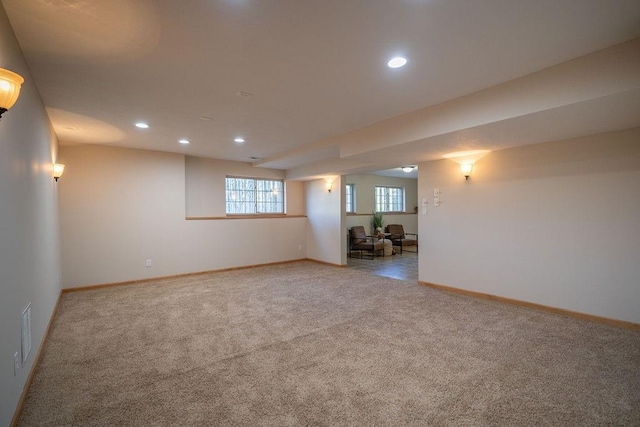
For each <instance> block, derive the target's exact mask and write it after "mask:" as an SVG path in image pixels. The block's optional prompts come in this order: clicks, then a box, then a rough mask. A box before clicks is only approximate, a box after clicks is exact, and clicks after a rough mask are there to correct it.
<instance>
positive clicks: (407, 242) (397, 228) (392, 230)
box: [385, 224, 418, 253]
mask: <svg viewBox="0 0 640 427" xmlns="http://www.w3.org/2000/svg"><path fill="white" fill-rule="evenodd" d="M385 232H386V233H389V236H388V237H387V238H388V239H389V240H391V243H392V244H393V246H398V247H399V248H400V253H402V251H403V249H404V248H406V247H412V248H416V250H415V251H413V250H411V251H410V252H418V235H417V234H415V233H405V232H404V227H403V226H402V224H389V225H387V227H386V229H385ZM408 235H409V236H415V238H414V239H410V238H408V237H407V236H408Z"/></svg>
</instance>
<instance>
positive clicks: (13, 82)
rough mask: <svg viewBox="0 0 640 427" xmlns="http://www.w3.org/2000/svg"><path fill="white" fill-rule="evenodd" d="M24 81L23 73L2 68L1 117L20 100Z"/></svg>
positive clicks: (0, 73)
mask: <svg viewBox="0 0 640 427" xmlns="http://www.w3.org/2000/svg"><path fill="white" fill-rule="evenodd" d="M22 83H24V79H23V78H22V76H21V75H19V74H16V73H14V72H13V71H9V70H6V69H4V68H0V117H2V114H4V113H5V111H7V110H8V109H9V108H11V107H13V104H15V103H16V101H17V100H18V96H20V86H22Z"/></svg>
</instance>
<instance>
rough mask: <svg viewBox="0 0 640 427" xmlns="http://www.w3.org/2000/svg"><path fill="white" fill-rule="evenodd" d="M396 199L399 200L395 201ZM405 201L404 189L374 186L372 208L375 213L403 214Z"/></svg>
mask: <svg viewBox="0 0 640 427" xmlns="http://www.w3.org/2000/svg"><path fill="white" fill-rule="evenodd" d="M394 193H395V194H394ZM398 198H399V199H400V200H395V199H398ZM405 199H406V197H405V191H404V187H391V186H384V185H376V186H375V189H374V206H375V211H376V212H404V211H405Z"/></svg>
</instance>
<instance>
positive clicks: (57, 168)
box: [53, 163, 64, 182]
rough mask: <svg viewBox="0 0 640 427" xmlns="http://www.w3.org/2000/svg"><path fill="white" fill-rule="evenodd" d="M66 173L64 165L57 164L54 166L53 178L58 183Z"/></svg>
mask: <svg viewBox="0 0 640 427" xmlns="http://www.w3.org/2000/svg"><path fill="white" fill-rule="evenodd" d="M63 172H64V165H63V164H61V163H56V164H54V165H53V178H54V179H55V180H56V182H57V181H58V178H60V177H61V176H62V173H63Z"/></svg>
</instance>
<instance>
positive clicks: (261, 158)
mask: <svg viewBox="0 0 640 427" xmlns="http://www.w3.org/2000/svg"><path fill="white" fill-rule="evenodd" d="M249 158H250V159H251V160H264V158H263V157H256V156H251V157H249Z"/></svg>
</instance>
